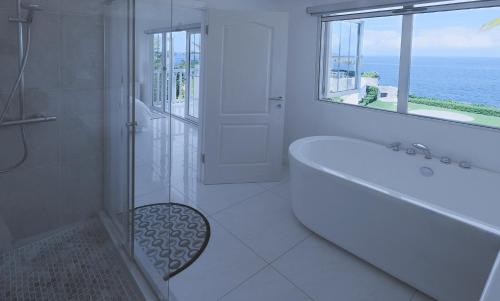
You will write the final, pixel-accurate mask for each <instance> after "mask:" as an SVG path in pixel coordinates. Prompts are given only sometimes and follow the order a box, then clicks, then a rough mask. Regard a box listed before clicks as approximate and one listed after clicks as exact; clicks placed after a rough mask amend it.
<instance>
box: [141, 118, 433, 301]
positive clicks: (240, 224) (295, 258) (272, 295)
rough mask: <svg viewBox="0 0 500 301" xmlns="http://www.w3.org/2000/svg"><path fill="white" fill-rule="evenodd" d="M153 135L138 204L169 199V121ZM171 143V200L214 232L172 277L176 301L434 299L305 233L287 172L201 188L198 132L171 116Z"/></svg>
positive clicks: (157, 123) (145, 148)
mask: <svg viewBox="0 0 500 301" xmlns="http://www.w3.org/2000/svg"><path fill="white" fill-rule="evenodd" d="M150 130H151V132H150V133H149V134H148V137H150V138H148V139H146V138H145V135H143V136H142V137H140V138H139V137H138V140H137V141H138V142H139V141H140V142H139V143H142V144H141V145H138V146H137V149H138V156H139V160H138V168H137V176H136V178H137V200H136V201H137V203H138V204H139V205H146V204H149V203H158V202H166V201H168V193H169V192H168V190H169V185H168V160H167V158H168V153H169V145H168V141H169V135H168V134H169V131H168V120H167V119H157V120H154V122H153V125H152V126H151V128H150ZM141 134H144V133H139V134H138V136H140V135H141ZM172 138H173V140H172V200H173V201H174V202H178V203H184V204H188V205H191V206H193V207H195V208H197V209H199V210H200V211H202V212H203V213H204V214H205V215H206V216H207V217H208V219H209V221H210V224H211V227H212V237H211V239H210V242H209V245H208V247H207V249H206V250H205V252H204V253H203V254H202V255H201V257H200V258H199V259H198V260H197V261H196V262H195V263H194V264H193V265H192V266H190V267H189V268H188V269H186V270H185V271H183V272H182V273H180V274H178V275H176V276H175V277H173V278H172V279H171V280H170V284H169V286H170V291H171V292H172V295H173V296H174V297H175V300H179V301H197V300H203V301H211V300H237V301H239V300H252V301H254V300H259V301H267V300H269V301H275V300H287V301H294V300H318V301H321V300H325V301H332V300H342V301H344V300H346V301H347V300H348V301H358V300H363V301H380V300H383V301H392V300H394V301H410V300H411V301H417V300H418V301H424V300H431V299H430V298H428V297H426V296H424V295H423V294H421V293H419V292H417V291H416V290H415V289H414V288H412V287H410V286H408V285H405V284H404V283H402V282H400V281H399V280H397V279H395V278H393V277H391V276H389V275H387V274H385V273H383V272H381V271H380V270H378V269H376V268H374V267H372V266H370V265H368V264H367V263H365V262H363V261H361V260H359V259H357V258H356V257H354V256H352V255H350V254H349V253H347V252H345V251H343V250H342V249H340V248H338V247H336V246H334V245H333V244H331V243H329V242H327V241H325V240H323V239H321V238H320V237H318V236H316V235H314V234H313V233H311V232H310V231H308V230H307V229H306V228H304V227H303V226H302V225H301V224H300V223H299V222H298V221H297V219H296V218H295V217H294V216H293V213H292V210H291V205H290V204H291V203H290V192H289V186H288V179H287V173H286V172H285V173H284V176H283V180H282V181H281V182H278V183H261V184H231V185H212V186H206V185H202V184H201V183H199V182H198V181H197V177H198V174H197V172H198V166H197V157H198V145H197V144H198V130H197V128H196V127H195V126H193V125H190V124H187V123H183V122H181V121H178V120H175V119H172Z"/></svg>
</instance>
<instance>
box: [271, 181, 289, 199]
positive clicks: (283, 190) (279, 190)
mask: <svg viewBox="0 0 500 301" xmlns="http://www.w3.org/2000/svg"><path fill="white" fill-rule="evenodd" d="M269 191H271V192H272V193H274V194H276V195H277V196H279V197H282V198H284V199H287V200H290V199H292V195H291V192H290V181H289V180H288V179H285V180H284V181H282V182H281V183H280V184H279V185H276V186H274V187H271V189H270V190H269Z"/></svg>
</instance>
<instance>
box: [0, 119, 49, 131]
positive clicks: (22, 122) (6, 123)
mask: <svg viewBox="0 0 500 301" xmlns="http://www.w3.org/2000/svg"><path fill="white" fill-rule="evenodd" d="M56 120H57V117H54V116H50V117H47V116H39V117H34V118H28V119H23V120H13V121H4V122H2V123H0V128H2V127H9V126H16V125H26V124H33V123H42V122H49V121H56Z"/></svg>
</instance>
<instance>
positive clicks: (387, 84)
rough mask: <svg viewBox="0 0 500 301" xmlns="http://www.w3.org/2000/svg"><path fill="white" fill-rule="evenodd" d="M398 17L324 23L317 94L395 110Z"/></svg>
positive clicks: (345, 101)
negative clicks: (318, 91)
mask: <svg viewBox="0 0 500 301" xmlns="http://www.w3.org/2000/svg"><path fill="white" fill-rule="evenodd" d="M401 26H402V17H401V16H390V17H380V18H367V19H359V20H349V21H330V22H323V37H322V45H323V46H322V56H321V57H322V64H321V66H322V70H321V82H320V97H321V99H323V100H328V101H333V102H342V103H348V104H352V105H359V106H367V107H374V108H379V109H385V110H391V111H396V109H397V95H398V78H399V51H400V46H401Z"/></svg>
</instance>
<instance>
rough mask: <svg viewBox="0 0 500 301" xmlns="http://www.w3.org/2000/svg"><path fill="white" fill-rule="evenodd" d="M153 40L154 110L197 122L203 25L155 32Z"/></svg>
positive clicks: (152, 35)
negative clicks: (201, 29) (201, 27)
mask: <svg viewBox="0 0 500 301" xmlns="http://www.w3.org/2000/svg"><path fill="white" fill-rule="evenodd" d="M151 40H152V43H151V45H152V47H151V49H152V55H151V59H152V62H151V66H152V79H153V80H152V87H151V89H152V104H151V106H152V107H153V109H155V110H157V111H160V112H162V113H163V112H164V113H171V114H172V115H173V116H176V117H180V118H183V119H187V120H190V121H192V122H195V123H197V122H198V118H199V99H200V58H201V33H200V28H199V27H198V26H197V27H195V28H188V29H182V30H180V29H179V30H175V31H165V32H155V33H152V34H151Z"/></svg>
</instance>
